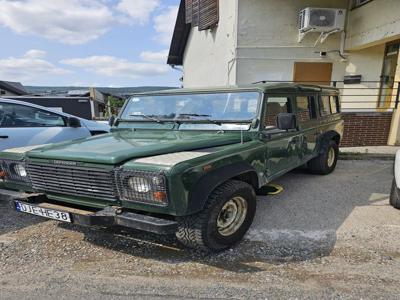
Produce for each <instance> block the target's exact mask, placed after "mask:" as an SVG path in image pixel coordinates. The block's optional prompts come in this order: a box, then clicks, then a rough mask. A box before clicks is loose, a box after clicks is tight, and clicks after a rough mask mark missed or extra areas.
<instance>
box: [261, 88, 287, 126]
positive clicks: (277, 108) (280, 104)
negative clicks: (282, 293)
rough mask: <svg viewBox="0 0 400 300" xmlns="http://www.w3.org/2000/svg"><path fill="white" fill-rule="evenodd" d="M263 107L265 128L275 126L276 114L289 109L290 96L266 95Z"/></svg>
mask: <svg viewBox="0 0 400 300" xmlns="http://www.w3.org/2000/svg"><path fill="white" fill-rule="evenodd" d="M265 109H266V111H265V128H266V129H268V128H276V125H277V124H276V117H277V116H278V114H280V113H288V112H290V111H291V109H290V97H273V96H272V97H268V99H267V105H266V108H265Z"/></svg>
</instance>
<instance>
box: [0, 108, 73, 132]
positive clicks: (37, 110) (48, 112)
mask: <svg viewBox="0 0 400 300" xmlns="http://www.w3.org/2000/svg"><path fill="white" fill-rule="evenodd" d="M0 104H3V105H11V106H15V107H18V106H19V107H27V108H30V109H31V110H35V111H36V112H43V113H46V114H51V115H55V116H58V117H60V118H61V119H62V120H63V122H64V125H51V126H2V124H0V128H53V127H68V124H67V123H68V122H67V118H66V117H65V116H63V115H59V114H57V113H55V112H52V111H48V110H45V109H41V108H37V107H33V106H29V105H23V104H19V103H8V102H0Z"/></svg>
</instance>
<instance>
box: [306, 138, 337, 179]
mask: <svg viewBox="0 0 400 300" xmlns="http://www.w3.org/2000/svg"><path fill="white" fill-rule="evenodd" d="M330 151H333V153H334V155H335V156H334V159H333V163H331V164H329V163H328V162H329V153H330ZM338 156H339V146H338V144H337V143H336V142H335V141H334V140H330V141H329V142H328V143H326V144H325V145H324V146H323V149H322V152H321V153H320V154H319V155H318V156H317V157H315V158H313V159H312V160H310V161H309V162H308V170H309V171H310V172H311V173H313V174H319V175H327V174H329V173H332V172H333V170H334V169H335V167H336V164H337V160H338Z"/></svg>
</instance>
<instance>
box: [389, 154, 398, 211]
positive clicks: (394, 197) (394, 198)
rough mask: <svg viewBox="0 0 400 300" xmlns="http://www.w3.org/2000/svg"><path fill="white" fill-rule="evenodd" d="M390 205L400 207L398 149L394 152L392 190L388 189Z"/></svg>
mask: <svg viewBox="0 0 400 300" xmlns="http://www.w3.org/2000/svg"><path fill="white" fill-rule="evenodd" d="M390 205H391V206H393V207H395V208H397V209H400V150H398V151H397V153H396V160H395V163H394V179H393V183H392V190H391V191H390Z"/></svg>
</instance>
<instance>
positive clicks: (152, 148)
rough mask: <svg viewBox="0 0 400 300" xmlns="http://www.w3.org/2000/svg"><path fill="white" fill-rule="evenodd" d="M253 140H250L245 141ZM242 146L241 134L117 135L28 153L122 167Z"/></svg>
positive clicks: (50, 146) (156, 132) (121, 132)
mask: <svg viewBox="0 0 400 300" xmlns="http://www.w3.org/2000/svg"><path fill="white" fill-rule="evenodd" d="M243 139H244V141H248V140H250V138H249V137H246V135H245V137H244V138H243ZM240 142H241V134H240V132H225V133H223V132H193V131H190V132H184V131H146V130H145V131H131V130H123V131H115V132H112V133H109V134H103V135H99V136H95V137H90V138H86V139H79V140H75V141H70V142H64V143H60V144H53V145H48V146H44V147H41V148H37V149H34V150H31V151H29V152H27V154H26V155H27V157H28V158H43V159H55V160H72V161H80V162H89V163H101V164H119V163H122V162H124V161H127V160H130V159H133V158H139V157H147V156H154V155H160V154H166V153H172V152H180V151H190V150H196V149H205V148H211V147H217V146H223V145H229V144H235V143H240Z"/></svg>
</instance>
